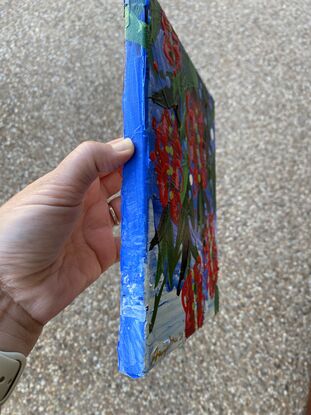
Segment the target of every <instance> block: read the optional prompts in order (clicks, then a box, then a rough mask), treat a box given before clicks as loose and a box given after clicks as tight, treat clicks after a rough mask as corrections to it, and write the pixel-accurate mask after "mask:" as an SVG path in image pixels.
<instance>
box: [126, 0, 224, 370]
mask: <svg viewBox="0 0 311 415" xmlns="http://www.w3.org/2000/svg"><path fill="white" fill-rule="evenodd" d="M124 15H125V38H126V65H125V79H124V95H123V113H124V136H125V137H130V138H131V139H132V140H133V142H134V144H135V155H134V156H133V158H132V159H131V160H130V161H129V162H128V163H126V165H125V166H124V170H123V184H122V190H121V197H122V206H121V209H122V212H121V213H122V225H121V297H120V335H119V344H118V356H119V370H120V371H121V372H122V373H125V374H127V375H128V376H131V377H134V378H135V377H141V376H143V375H144V374H146V373H147V372H148V371H149V370H150V369H151V368H152V367H153V366H154V365H155V364H156V363H157V362H158V361H159V360H160V359H162V358H163V357H164V356H165V355H167V354H168V353H169V352H170V351H172V350H174V349H176V347H178V346H180V345H181V344H183V342H184V341H185V340H186V339H187V338H188V337H190V336H191V335H192V334H193V333H194V332H195V331H196V330H197V329H198V328H200V327H202V325H203V323H204V321H205V320H206V318H207V315H208V313H209V311H212V310H214V312H217V311H218V307H219V291H218V286H217V278H218V258H217V244H216V177H215V126H214V101H213V98H212V96H211V95H210V94H209V92H208V91H207V89H206V87H205V86H204V84H203V82H202V80H201V78H200V76H199V75H198V73H197V71H196V70H195V68H194V66H193V64H192V62H191V60H190V58H189V56H188V55H187V53H186V52H185V50H184V48H183V47H182V45H181V43H180V41H179V39H178V37H177V35H176V33H175V31H174V30H173V28H172V26H171V24H170V23H169V21H168V19H167V17H166V15H165V13H164V12H163V10H162V9H161V7H160V5H159V3H158V2H157V1H155V0H133V1H132V0H127V1H126V2H125V13H124Z"/></svg>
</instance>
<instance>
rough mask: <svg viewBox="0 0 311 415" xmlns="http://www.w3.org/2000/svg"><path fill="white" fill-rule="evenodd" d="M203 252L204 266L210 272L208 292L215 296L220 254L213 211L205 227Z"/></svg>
mask: <svg viewBox="0 0 311 415" xmlns="http://www.w3.org/2000/svg"><path fill="white" fill-rule="evenodd" d="M203 253H204V266H205V268H207V272H208V293H209V296H210V297H211V298H214V296H215V289H216V285H217V280H218V255H217V244H216V236H215V218H214V214H213V213H210V214H209V215H208V220H207V224H206V226H205V227H204V229H203Z"/></svg>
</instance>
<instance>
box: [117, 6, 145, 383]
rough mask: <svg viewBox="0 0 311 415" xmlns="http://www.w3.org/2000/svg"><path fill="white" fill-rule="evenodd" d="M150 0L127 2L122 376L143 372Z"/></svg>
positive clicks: (122, 247)
mask: <svg viewBox="0 0 311 415" xmlns="http://www.w3.org/2000/svg"><path fill="white" fill-rule="evenodd" d="M147 5H148V1H147V0H126V1H125V43H126V64H125V77H124V94H123V118H124V137H130V138H131V139H132V140H133V142H134V145H135V154H134V156H133V158H132V159H131V160H130V161H129V162H128V163H126V165H125V166H124V169H123V184H122V189H121V198H122V206H121V214H122V225H121V297H120V333H119V343H118V357H119V370H120V372H122V373H124V374H126V375H128V376H130V377H134V378H136V377H140V376H143V374H144V371H145V353H146V350H145V348H146V345H145V343H146V342H145V337H146V298H145V286H144V284H145V274H146V267H147V238H148V235H147V234H148V202H147V159H146V154H147V151H148V150H147V146H148V137H147V128H146V122H147V117H146V113H147V108H146V105H147V104H146V94H147V56H146V55H147V54H146V49H145V45H146V42H147V24H146V21H145V20H146V17H145V16H146V6H147Z"/></svg>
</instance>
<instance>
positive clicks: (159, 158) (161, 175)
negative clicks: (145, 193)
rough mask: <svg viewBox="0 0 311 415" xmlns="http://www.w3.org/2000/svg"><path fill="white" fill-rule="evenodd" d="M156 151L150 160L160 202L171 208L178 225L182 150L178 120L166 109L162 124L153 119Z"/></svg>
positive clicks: (171, 214) (173, 219)
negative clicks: (154, 173) (152, 163)
mask: <svg viewBox="0 0 311 415" xmlns="http://www.w3.org/2000/svg"><path fill="white" fill-rule="evenodd" d="M153 129H154V131H155V135H156V140H155V151H153V152H151V153H150V159H151V160H152V161H153V162H154V163H155V172H156V176H157V184H158V187H159V194H160V201H161V204H162V207H163V208H166V207H167V206H169V209H170V216H171V218H172V221H173V222H174V223H175V224H177V223H178V220H179V215H180V211H181V199H180V192H181V187H182V168H181V160H182V149H181V144H180V137H179V133H178V125H177V119H176V117H175V115H174V113H173V112H171V111H169V110H167V109H165V110H164V111H163V113H162V118H161V121H160V123H158V124H157V121H156V119H155V118H154V119H153Z"/></svg>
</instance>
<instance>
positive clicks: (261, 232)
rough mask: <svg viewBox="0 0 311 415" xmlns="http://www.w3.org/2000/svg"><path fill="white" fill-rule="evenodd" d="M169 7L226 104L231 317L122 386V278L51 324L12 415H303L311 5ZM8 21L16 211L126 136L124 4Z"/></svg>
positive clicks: (222, 1) (310, 345)
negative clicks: (39, 181) (83, 146)
mask: <svg viewBox="0 0 311 415" xmlns="http://www.w3.org/2000/svg"><path fill="white" fill-rule="evenodd" d="M190 3H191V7H190V10H187V9H186V7H188V6H189V4H190ZM162 5H163V6H164V7H165V8H166V9H167V13H168V16H169V17H170V18H171V20H172V22H173V23H174V24H175V27H176V29H177V31H178V33H179V34H180V37H181V39H182V40H183V41H184V44H185V46H186V48H187V49H188V51H189V52H190V55H191V56H192V58H193V60H194V62H195V63H196V65H197V66H198V68H199V69H200V72H201V74H202V77H203V79H204V80H205V81H206V82H207V85H208V86H209V88H210V90H211V92H212V93H213V94H214V96H215V99H216V102H217V126H218V153H217V155H218V160H217V162H218V166H217V169H218V204H219V244H220V250H221V282H220V287H221V293H222V304H221V313H220V315H219V317H218V318H217V319H216V320H215V321H214V322H211V323H210V324H209V325H208V326H206V327H205V328H204V330H202V331H201V332H199V333H198V334H197V335H196V336H194V337H193V338H192V339H191V340H190V341H189V342H188V344H187V345H186V346H185V348H183V349H181V350H180V351H179V353H174V354H172V355H171V356H170V357H169V358H167V359H166V360H165V362H164V363H162V364H160V366H159V367H158V368H157V369H156V370H154V371H153V372H152V373H151V374H150V376H149V377H148V378H146V379H145V380H142V381H132V380H130V379H127V378H125V377H123V376H120V375H119V374H118V373H117V355H116V345H117V334H118V295H119V278H120V276H119V271H118V269H117V267H114V268H113V269H111V270H110V271H109V272H107V273H106V274H105V275H103V276H102V277H101V279H100V280H99V281H98V282H97V283H96V284H95V285H94V286H93V287H91V288H90V289H89V290H87V292H85V293H84V294H83V295H82V296H81V297H80V298H78V299H77V300H76V301H75V303H74V304H73V305H72V306H70V307H69V308H68V309H67V310H66V311H65V312H64V313H62V314H61V315H59V316H58V317H57V318H56V319H55V320H54V321H53V322H50V323H49V324H48V325H47V327H46V329H45V331H44V334H43V336H42V338H41V340H40V341H39V343H38V345H37V347H36V349H35V350H34V352H33V353H32V355H31V357H30V358H29V360H28V369H27V371H26V373H25V375H24V377H23V380H22V381H21V383H20V385H19V387H18V389H17V391H16V392H15V394H14V398H12V399H11V401H10V402H8V404H7V405H6V407H5V408H3V414H5V415H9V414H14V415H28V414H41V413H42V414H66V415H67V414H70V415H76V414H92V415H95V414H141V413H144V414H161V415H162V414H163V415H165V414H237V415H241V414H252V415H254V414H260V415H261V414H269V415H271V414H280V415H284V414H302V411H303V408H304V404H305V400H306V394H307V389H308V382H309V379H310V367H311V334H310V323H311V321H310V320H311V318H310V315H311V301H310V299H311V298H310V297H311V296H310V289H311V284H310V267H311V262H310V257H311V255H310V254H311V225H310V223H311V196H310V186H311V147H310V130H311V122H310V120H311V117H310V115H311V114H310V94H311V85H310V71H311V49H310V44H309V42H310V29H311V25H310V22H311V4H310V0H290V1H289V0H284V1H279V0H269V1H268V0H259V1H257V0H239V1H235V0H217V1H214V0H213V1H207V0H196V1H194V0H193V1H191V2H189V0H188V1H186V0H163V1H162ZM0 22H1V24H0V63H1V64H0V101H1V107H0V149H1V155H0V173H1V186H0V200H1V201H4V200H6V199H7V198H8V197H9V196H10V195H12V194H13V193H14V192H16V191H17V190H19V189H20V188H22V187H23V186H24V185H26V184H27V183H28V182H29V181H31V180H33V179H35V178H36V177H38V176H39V175H41V174H42V173H44V172H46V171H47V170H49V169H51V168H53V167H54V166H55V165H56V164H57V163H58V162H59V161H60V160H61V159H62V157H64V156H65V155H66V154H67V153H68V152H69V151H70V150H71V149H73V148H74V147H75V146H76V145H77V144H78V143H79V142H80V141H82V140H85V139H88V138H92V139H97V140H108V139H109V138H113V137H115V136H118V135H119V134H120V133H121V131H122V117H121V92H122V67H123V43H122V42H123V30H122V4H121V1H118V2H116V1H115V0H88V1H81V0H67V1H65V0H53V1H51V0H36V1H34V0H18V1H17V0H10V1H9V0H6V1H5V0H2V1H1V0H0ZM308 101H309V102H308Z"/></svg>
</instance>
